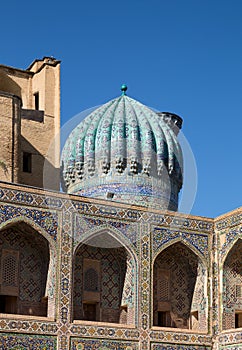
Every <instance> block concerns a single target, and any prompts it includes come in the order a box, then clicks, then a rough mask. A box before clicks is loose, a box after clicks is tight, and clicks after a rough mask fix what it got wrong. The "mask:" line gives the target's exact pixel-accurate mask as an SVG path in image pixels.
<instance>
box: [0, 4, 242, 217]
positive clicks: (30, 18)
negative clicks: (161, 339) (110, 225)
mask: <svg viewBox="0 0 242 350" xmlns="http://www.w3.org/2000/svg"><path fill="white" fill-rule="evenodd" d="M0 28H1V50H0V63H1V64H6V65H10V66H13V67H18V68H23V69H25V68H27V67H28V66H29V64H30V63H31V62H32V61H33V60H34V59H35V58H42V57H43V56H51V55H52V56H54V57H56V58H57V59H60V60H61V61H62V67H61V69H62V74H61V84H62V90H61V98H62V111H61V115H62V123H63V124H64V123H65V122H66V121H67V120H68V119H70V118H72V117H73V116H74V115H75V114H77V113H79V112H80V111H82V110H84V109H87V108H90V107H93V106H96V105H100V104H102V103H104V102H106V101H108V100H110V99H112V98H114V97H116V96H117V95H119V94H120V90H119V89H120V85H121V84H122V83H126V84H127V85H128V87H129V89H128V94H129V95H130V96H131V97H133V98H135V99H137V100H139V101H141V102H142V103H144V104H146V105H148V106H150V107H153V108H156V109H157V110H160V111H170V112H174V113H177V114H179V115H180V116H181V117H182V118H183V119H184V124H183V133H184V135H185V137H186V139H187V140H188V141H189V143H190V146H191V148H192V150H193V153H194V156H195V159H196V163H197V171H198V189H197V196H196V201H195V204H194V207H193V209H192V213H193V214H196V215H202V216H210V217H214V216H217V215H220V214H222V213H225V212H227V211H229V210H232V209H234V208H236V207H239V206H241V205H242V185H241V178H242V157H241V151H242V137H241V133H242V1H241V0H226V1H225V0H129V1H127V0H126V1H125V0H123V1H114V0H102V1H100V0H85V1H84V0H82V1H81V0H76V1H71V0H70V1H55V0H52V1H41V2H33V1H29V0H25V1H16V0H13V1H11V2H10V1H4V2H3V3H2V4H1V21H0ZM187 179H188V182H189V181H190V179H189V174H187Z"/></svg>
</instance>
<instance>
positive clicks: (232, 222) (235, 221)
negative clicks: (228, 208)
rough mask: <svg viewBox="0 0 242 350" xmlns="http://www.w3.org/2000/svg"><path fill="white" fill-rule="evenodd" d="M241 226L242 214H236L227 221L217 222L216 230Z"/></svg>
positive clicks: (227, 218) (226, 219)
mask: <svg viewBox="0 0 242 350" xmlns="http://www.w3.org/2000/svg"><path fill="white" fill-rule="evenodd" d="M240 224H242V213H236V214H232V215H230V216H228V217H226V218H225V219H222V220H216V221H215V229H216V230H218V231H221V230H224V229H226V228H231V227H232V226H236V225H240Z"/></svg>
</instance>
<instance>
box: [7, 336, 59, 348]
mask: <svg viewBox="0 0 242 350" xmlns="http://www.w3.org/2000/svg"><path fill="white" fill-rule="evenodd" d="M56 340H57V339H56V337H50V336H41V335H23V334H14V333H13V334H10V333H1V345H0V349H1V350H10V349H11V350H14V349H16V350H26V349H28V350H47V349H48V350H56V349H57V342H56Z"/></svg>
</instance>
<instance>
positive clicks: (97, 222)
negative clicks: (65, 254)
mask: <svg viewBox="0 0 242 350" xmlns="http://www.w3.org/2000/svg"><path fill="white" fill-rule="evenodd" d="M104 225H105V226H106V227H107V228H108V226H109V227H110V229H112V228H114V229H117V230H118V231H121V232H122V234H123V235H124V237H126V238H127V239H128V240H129V242H130V243H131V244H132V245H134V246H135V247H137V227H136V225H135V224H133V225H132V224H127V223H125V222H122V221H112V220H105V219H99V218H97V217H84V216H82V217H79V216H76V220H75V240H76V241H79V240H80V239H82V237H84V236H85V235H86V234H87V233H88V232H87V231H88V230H90V231H91V230H93V229H97V228H98V226H100V228H102V226H104ZM120 238H122V237H121V236H120Z"/></svg>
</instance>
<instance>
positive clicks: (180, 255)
mask: <svg viewBox="0 0 242 350" xmlns="http://www.w3.org/2000/svg"><path fill="white" fill-rule="evenodd" d="M157 269H162V270H166V271H169V272H170V274H171V276H170V288H169V289H170V293H169V294H170V296H168V299H166V300H169V302H170V304H171V314H172V315H173V316H172V317H173V318H174V320H175V319H177V318H178V319H179V320H181V319H182V320H183V326H184V327H185V328H187V327H188V320H189V317H190V312H191V307H192V301H193V296H194V289H195V284H196V279H197V277H198V276H197V270H198V258H197V256H196V255H195V254H194V253H193V252H192V251H191V250H190V249H188V248H187V247H186V246H184V245H183V244H182V243H175V244H174V245H172V246H169V247H168V248H166V249H165V250H163V251H162V252H161V253H160V254H159V255H158V257H157V258H156V260H155V265H154V296H153V298H154V312H156V311H157V308H158V302H159V301H162V300H159V294H158V292H159V290H158V284H159V281H157V277H156V276H157ZM166 300H165V301H166ZM174 322H175V321H174ZM174 327H175V325H174ZM177 327H178V326H177Z"/></svg>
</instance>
